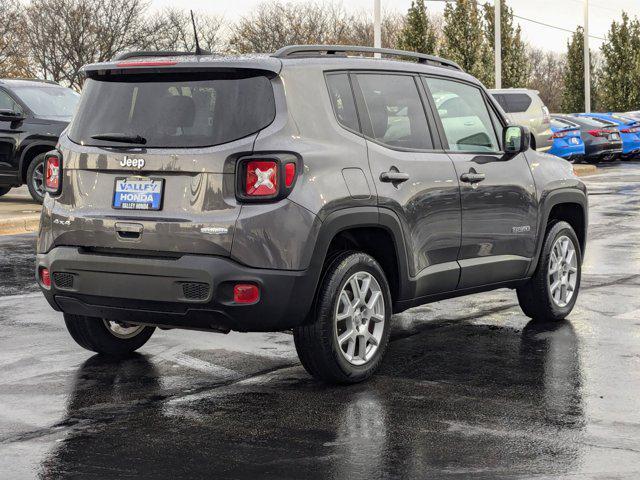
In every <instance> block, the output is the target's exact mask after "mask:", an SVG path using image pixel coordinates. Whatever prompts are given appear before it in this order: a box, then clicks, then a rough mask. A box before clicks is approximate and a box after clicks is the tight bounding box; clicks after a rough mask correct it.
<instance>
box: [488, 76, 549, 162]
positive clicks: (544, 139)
mask: <svg viewBox="0 0 640 480" xmlns="http://www.w3.org/2000/svg"><path fill="white" fill-rule="evenodd" d="M489 93H491V95H492V96H493V98H495V99H496V100H497V102H498V103H499V104H500V106H501V107H502V109H503V110H504V112H505V113H506V114H507V117H508V118H509V121H510V122H511V123H512V124H514V125H524V126H525V127H529V130H530V131H531V146H532V147H533V148H535V149H536V150H538V151H540V152H546V151H547V150H549V149H550V148H551V145H552V144H553V132H552V131H551V115H550V114H549V109H548V108H547V107H546V106H545V104H544V102H543V101H542V100H541V99H540V96H539V95H538V93H539V92H538V91H537V90H529V89H527V88H504V89H501V90H496V89H494V90H489Z"/></svg>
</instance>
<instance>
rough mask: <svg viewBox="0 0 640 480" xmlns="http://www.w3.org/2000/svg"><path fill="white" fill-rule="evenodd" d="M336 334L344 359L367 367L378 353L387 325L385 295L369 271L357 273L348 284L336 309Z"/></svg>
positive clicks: (341, 293) (344, 287) (346, 283)
mask: <svg viewBox="0 0 640 480" xmlns="http://www.w3.org/2000/svg"><path fill="white" fill-rule="evenodd" d="M334 318H335V322H334V323H335V328H334V331H335V334H336V338H337V341H338V346H339V349H340V352H341V354H342V356H343V357H344V358H345V359H346V360H347V361H348V362H349V363H351V364H353V365H364V364H365V363H367V362H368V361H369V360H371V358H372V357H373V356H374V354H375V353H376V351H377V349H378V346H379V345H380V342H381V341H382V333H383V331H384V322H385V304H384V295H383V293H382V289H381V288H380V284H379V283H378V281H377V280H376V279H375V277H374V276H373V275H371V274H370V273H368V272H357V273H354V274H353V275H352V276H351V277H349V279H348V280H347V281H346V282H345V284H344V286H343V287H342V290H341V291H340V296H339V297H338V302H337V305H336V308H335V315H334Z"/></svg>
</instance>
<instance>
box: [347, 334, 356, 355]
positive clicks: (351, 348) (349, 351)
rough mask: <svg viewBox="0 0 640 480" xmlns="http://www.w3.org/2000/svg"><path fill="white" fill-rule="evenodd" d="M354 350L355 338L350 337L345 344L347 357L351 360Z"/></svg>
mask: <svg viewBox="0 0 640 480" xmlns="http://www.w3.org/2000/svg"><path fill="white" fill-rule="evenodd" d="M355 351H356V339H355V338H353V337H351V338H350V339H349V344H348V345H347V352H346V353H347V359H348V360H353V354H354V353H355Z"/></svg>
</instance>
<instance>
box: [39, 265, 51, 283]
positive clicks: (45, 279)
mask: <svg viewBox="0 0 640 480" xmlns="http://www.w3.org/2000/svg"><path fill="white" fill-rule="evenodd" d="M38 273H39V275H40V284H41V285H42V286H43V287H45V288H51V275H50V274H49V269H48V268H44V267H40V270H38Z"/></svg>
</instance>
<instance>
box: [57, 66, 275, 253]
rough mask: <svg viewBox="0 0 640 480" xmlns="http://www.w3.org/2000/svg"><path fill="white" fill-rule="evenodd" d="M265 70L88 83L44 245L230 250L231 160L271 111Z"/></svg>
mask: <svg viewBox="0 0 640 480" xmlns="http://www.w3.org/2000/svg"><path fill="white" fill-rule="evenodd" d="M272 76H273V74H272V73H270V72H256V71H255V70H248V71H242V70H239V69H237V68H236V69H234V70H233V71H229V72H227V71H220V70H216V71H210V72H199V73H197V74H195V73H192V72H186V73H180V72H177V73H176V72H170V73H167V72H161V73H160V72H156V73H154V74H153V75H151V74H149V73H148V72H145V73H139V74H132V73H131V72H129V73H128V74H123V73H122V72H115V73H113V74H112V75H109V76H106V77H101V76H99V75H97V76H95V77H91V78H90V79H88V80H87V82H86V84H85V87H84V91H83V97H82V101H81V103H80V106H79V110H78V113H77V115H76V117H75V119H74V121H73V123H72V125H71V127H70V129H69V132H68V135H67V136H63V137H62V138H61V141H60V150H61V153H62V157H63V158H62V165H63V169H62V171H63V174H62V175H63V181H62V191H61V194H60V196H59V197H57V198H56V199H55V204H54V205H53V208H52V210H51V233H52V238H51V242H50V245H49V247H50V246H52V245H51V244H53V245H73V246H85V247H88V248H91V249H94V250H99V251H100V250H106V249H118V250H130V249H135V250H141V251H148V252H152V251H161V252H177V253H200V254H215V255H229V252H230V249H231V244H232V240H233V233H234V232H233V230H234V226H235V222H236V219H237V218H238V216H239V213H240V205H239V204H238V202H237V201H236V198H235V186H234V185H235V161H236V159H237V158H238V157H239V156H241V155H243V154H249V153H251V152H252V149H253V143H254V140H255V138H256V135H257V133H258V132H259V131H260V130H261V129H263V128H265V127H266V126H268V125H269V124H270V123H271V122H272V121H273V119H274V117H275V101H274V98H273V88H272V85H271V80H270V77H272Z"/></svg>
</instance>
